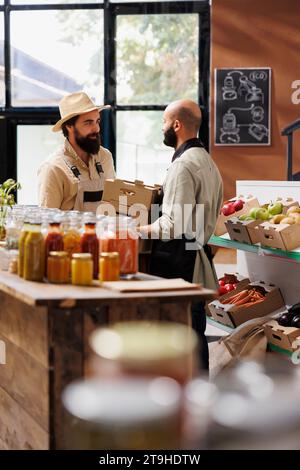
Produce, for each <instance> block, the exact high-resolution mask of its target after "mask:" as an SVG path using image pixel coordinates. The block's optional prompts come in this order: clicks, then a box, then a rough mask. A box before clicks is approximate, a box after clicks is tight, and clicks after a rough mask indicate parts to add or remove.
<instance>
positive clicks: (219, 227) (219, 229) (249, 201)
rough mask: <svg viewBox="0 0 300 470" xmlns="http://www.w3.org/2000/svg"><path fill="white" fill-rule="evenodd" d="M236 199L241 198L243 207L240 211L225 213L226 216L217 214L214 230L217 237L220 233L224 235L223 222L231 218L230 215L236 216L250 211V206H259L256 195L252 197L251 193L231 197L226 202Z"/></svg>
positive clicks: (224, 227)
mask: <svg viewBox="0 0 300 470" xmlns="http://www.w3.org/2000/svg"><path fill="white" fill-rule="evenodd" d="M237 199H242V200H243V201H244V207H243V209H241V210H240V211H237V212H235V213H234V214H231V215H227V216H226V215H223V214H220V215H219V217H218V220H217V224H216V228H215V232H214V233H215V235H217V236H218V237H219V236H220V235H224V233H226V232H227V229H226V226H225V222H226V221H227V220H229V219H232V217H238V216H240V215H243V214H248V213H249V212H250V210H251V209H252V207H260V204H259V202H258V200H257V199H256V197H253V196H251V195H249V196H243V195H239V196H237V197H233V198H232V199H229V201H228V202H234V201H236V200H237Z"/></svg>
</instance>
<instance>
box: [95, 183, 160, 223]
mask: <svg viewBox="0 0 300 470" xmlns="http://www.w3.org/2000/svg"><path fill="white" fill-rule="evenodd" d="M160 193H161V186H159V185H154V186H149V185H145V184H144V183H143V181H139V180H135V181H126V180H121V179H118V178H117V179H114V180H113V179H107V180H105V182H104V190H103V197H102V201H101V203H100V205H99V208H98V210H97V213H100V214H101V213H103V214H105V213H107V207H108V206H107V203H109V204H111V205H112V206H113V207H114V209H115V212H116V213H117V214H125V215H129V216H131V217H133V218H139V220H140V221H141V225H143V224H147V223H149V222H150V215H151V206H152V204H159V198H160ZM101 208H103V209H102V210H101ZM107 215H110V214H107ZM152 222H153V221H152Z"/></svg>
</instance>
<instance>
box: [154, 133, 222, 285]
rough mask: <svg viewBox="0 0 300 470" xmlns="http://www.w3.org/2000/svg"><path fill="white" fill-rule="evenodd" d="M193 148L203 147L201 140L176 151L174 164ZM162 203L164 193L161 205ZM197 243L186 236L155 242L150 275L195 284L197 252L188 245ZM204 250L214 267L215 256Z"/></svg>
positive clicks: (206, 248)
mask: <svg viewBox="0 0 300 470" xmlns="http://www.w3.org/2000/svg"><path fill="white" fill-rule="evenodd" d="M192 147H203V144H202V143H201V141H200V139H190V140H188V141H187V142H185V143H184V144H182V145H181V146H180V147H179V148H178V149H177V150H176V152H175V153H174V156H173V158H172V162H173V161H174V160H176V159H177V158H179V157H180V155H182V154H183V152H185V151H186V150H188V149H189V148H192ZM162 202H163V193H162V197H161V204H162ZM160 216H161V214H160ZM195 241H196V240H195V239H192V240H191V239H187V238H186V237H185V235H184V234H183V235H182V237H181V238H175V239H173V240H169V241H161V240H153V243H152V251H151V258H150V267H149V270H150V274H153V275H154V276H161V277H165V278H167V279H172V278H177V277H181V278H182V279H185V280H186V281H188V282H193V275H194V268H195V262H196V255H197V250H186V243H187V242H189V243H192V242H195ZM203 249H204V251H205V253H206V256H207V258H208V260H209V262H210V264H211V265H212V259H213V256H212V252H211V248H210V246H209V245H204V246H203Z"/></svg>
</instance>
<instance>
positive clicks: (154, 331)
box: [89, 321, 198, 384]
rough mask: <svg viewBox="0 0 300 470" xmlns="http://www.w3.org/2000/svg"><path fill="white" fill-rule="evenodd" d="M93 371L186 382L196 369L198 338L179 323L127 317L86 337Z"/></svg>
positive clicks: (189, 329)
mask: <svg viewBox="0 0 300 470" xmlns="http://www.w3.org/2000/svg"><path fill="white" fill-rule="evenodd" d="M90 345H91V348H92V350H93V351H94V353H95V355H94V356H93V357H91V358H90V364H89V366H90V370H91V373H92V374H94V375H98V376H99V377H100V376H103V375H109V376H111V375H116V376H118V375H128V374H129V375H141V374H143V375H149V376H168V377H171V378H173V379H175V380H177V381H178V382H179V383H181V384H185V383H187V381H188V380H190V379H191V378H192V377H193V376H194V375H195V374H196V372H197V371H198V363H197V359H198V354H197V352H198V338H197V335H196V333H195V332H194V331H193V330H192V329H191V328H190V327H189V326H187V325H181V324H180V323H167V322H166V323H164V322H155V321H153V322H150V321H149V322H147V321H139V322H137V321H129V322H126V321H124V322H121V323H115V324H114V325H112V326H111V327H110V328H99V329H97V330H95V331H94V332H93V333H92V335H91V337H90Z"/></svg>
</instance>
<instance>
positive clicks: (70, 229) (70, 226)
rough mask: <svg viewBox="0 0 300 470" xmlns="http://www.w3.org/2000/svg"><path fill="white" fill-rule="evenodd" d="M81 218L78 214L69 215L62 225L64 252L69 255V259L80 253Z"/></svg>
mask: <svg viewBox="0 0 300 470" xmlns="http://www.w3.org/2000/svg"><path fill="white" fill-rule="evenodd" d="M80 230H81V216H80V215H79V214H69V215H68V216H67V217H66V218H65V220H64V224H63V242H64V250H65V251H67V253H68V254H69V257H70V259H71V258H72V255H73V254H74V253H80V238H81V233H80Z"/></svg>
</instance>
